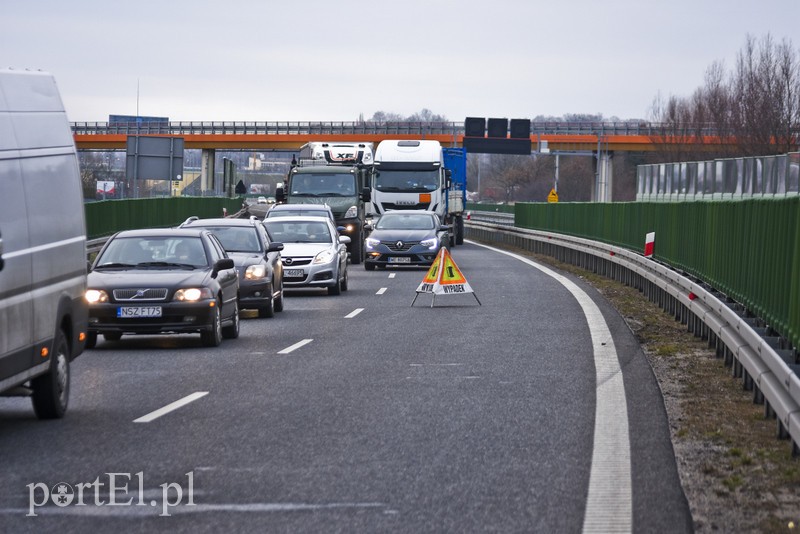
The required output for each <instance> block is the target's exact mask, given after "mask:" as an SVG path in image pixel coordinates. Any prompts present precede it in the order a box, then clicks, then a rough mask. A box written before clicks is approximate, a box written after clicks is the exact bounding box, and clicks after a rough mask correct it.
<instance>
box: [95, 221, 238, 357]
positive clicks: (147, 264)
mask: <svg viewBox="0 0 800 534" xmlns="http://www.w3.org/2000/svg"><path fill="white" fill-rule="evenodd" d="M238 292H239V278H238V276H237V275H236V269H235V267H234V263H233V259H231V258H229V257H228V255H227V254H226V253H225V250H224V249H223V247H222V245H221V244H220V242H219V240H218V239H217V238H216V237H215V236H214V234H212V233H211V232H210V231H208V230H204V229H185V230H182V229H149V230H126V231H123V232H119V233H117V234H115V235H114V236H112V237H111V238H110V239H109V240H108V241H107V242H106V244H105V245H104V246H103V249H102V250H101V251H100V253H99V254H98V255H97V258H96V259H95V261H94V264H93V266H92V269H91V271H90V272H89V277H88V284H87V290H86V301H87V302H88V303H89V333H88V339H87V342H86V346H87V347H88V348H92V347H94V346H95V344H96V343H97V336H98V335H99V334H102V335H103V337H104V338H105V339H106V340H109V341H115V340H118V339H120V338H121V337H122V335H123V334H172V333H192V332H195V333H197V332H199V333H200V338H201V340H202V342H203V345H205V346H208V347H214V346H217V345H219V344H220V343H221V342H222V338H223V337H225V338H235V337H238V336H239V302H238V299H237V295H238Z"/></svg>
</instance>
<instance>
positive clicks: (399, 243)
mask: <svg viewBox="0 0 800 534" xmlns="http://www.w3.org/2000/svg"><path fill="white" fill-rule="evenodd" d="M394 246H396V247H397V248H403V242H402V241H398V242H397V243H395V244H394Z"/></svg>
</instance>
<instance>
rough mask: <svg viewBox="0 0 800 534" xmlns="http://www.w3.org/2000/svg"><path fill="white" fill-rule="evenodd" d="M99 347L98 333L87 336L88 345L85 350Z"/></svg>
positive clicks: (86, 344)
mask: <svg viewBox="0 0 800 534" xmlns="http://www.w3.org/2000/svg"><path fill="white" fill-rule="evenodd" d="M96 346H97V332H89V333H87V334H86V343H84V345H83V348H85V349H87V350H88V349H93V348H95V347H96Z"/></svg>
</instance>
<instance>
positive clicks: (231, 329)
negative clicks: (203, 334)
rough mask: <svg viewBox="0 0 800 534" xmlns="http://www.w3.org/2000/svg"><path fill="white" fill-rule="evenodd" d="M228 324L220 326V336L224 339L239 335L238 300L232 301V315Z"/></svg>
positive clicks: (234, 337)
mask: <svg viewBox="0 0 800 534" xmlns="http://www.w3.org/2000/svg"><path fill="white" fill-rule="evenodd" d="M231 321H233V322H232V323H231V324H230V325H228V326H225V327H223V328H222V337H224V338H225V339H236V338H237V337H239V301H236V302H234V303H233V315H232V316H231Z"/></svg>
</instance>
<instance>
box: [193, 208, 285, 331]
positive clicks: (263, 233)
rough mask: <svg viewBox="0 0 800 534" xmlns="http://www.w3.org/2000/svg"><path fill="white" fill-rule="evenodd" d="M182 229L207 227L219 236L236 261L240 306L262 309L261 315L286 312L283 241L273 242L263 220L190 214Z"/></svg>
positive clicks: (267, 315) (259, 310)
mask: <svg viewBox="0 0 800 534" xmlns="http://www.w3.org/2000/svg"><path fill="white" fill-rule="evenodd" d="M181 228H205V229H206V230H210V231H211V232H212V233H213V234H214V235H215V236H217V239H219V241H220V243H222V246H223V248H224V249H225V252H227V253H228V256H230V257H231V258H233V262H234V263H235V264H236V272H237V273H238V274H239V307H240V308H242V309H248V310H258V316H259V317H273V316H274V315H275V312H281V311H283V264H282V263H281V250H283V243H277V242H271V241H270V239H269V235H267V230H266V229H265V228H264V225H263V224H261V221H259V220H258V219H256V218H255V217H250V218H249V219H198V218H197V217H190V218H189V219H187V221H186V222H184V223H183V224H182V225H181Z"/></svg>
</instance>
